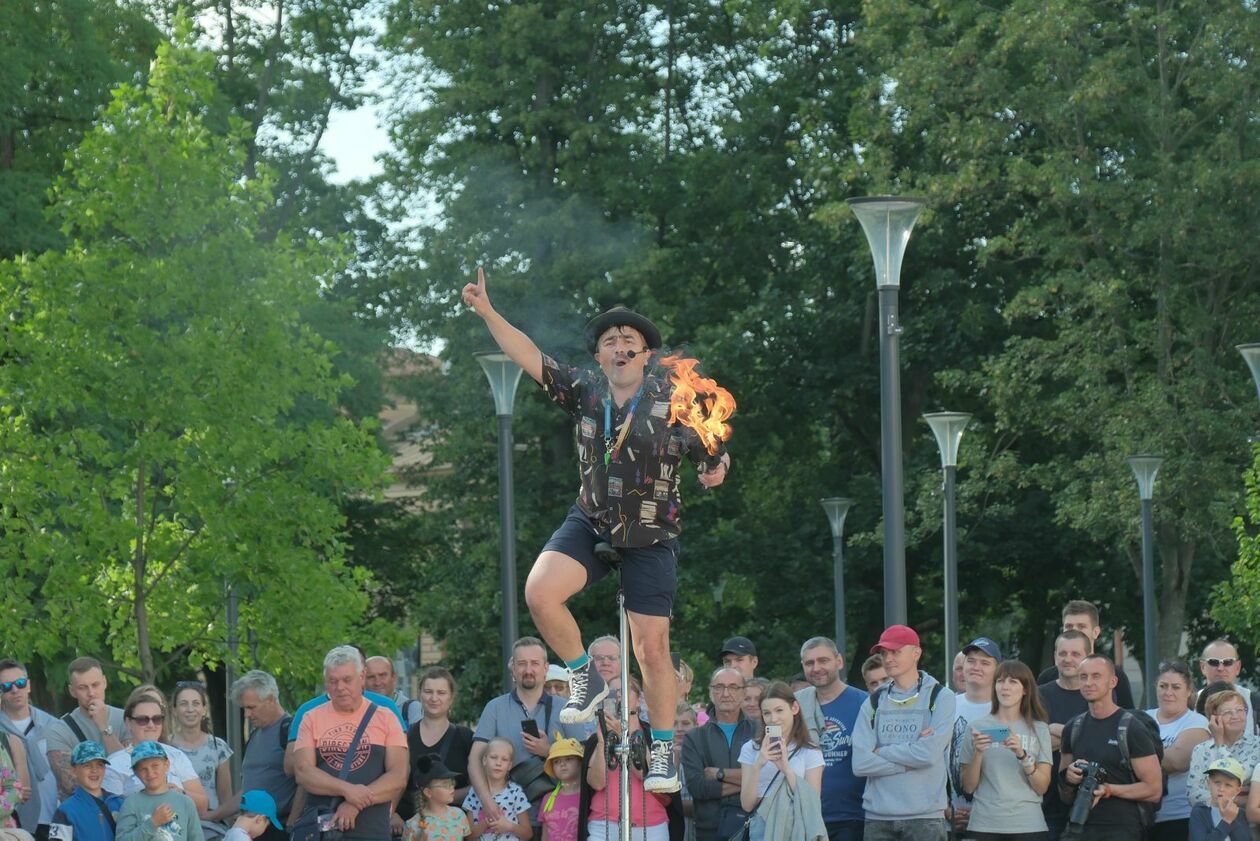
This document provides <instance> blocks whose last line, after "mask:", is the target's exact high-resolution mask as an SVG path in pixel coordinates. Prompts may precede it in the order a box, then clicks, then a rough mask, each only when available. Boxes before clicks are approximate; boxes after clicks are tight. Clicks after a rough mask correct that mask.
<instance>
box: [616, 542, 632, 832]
mask: <svg viewBox="0 0 1260 841" xmlns="http://www.w3.org/2000/svg"><path fill="white" fill-rule="evenodd" d="M618 571H620V567H618ZM617 636H618V642H620V643H621V703H620V704H618V705H617V715H618V717H619V718H620V720H621V741H619V742H618V743H617V755H618V758H619V759H620V765H621V773H620V774H619V775H618V779H619V780H620V783H621V784H620V786H619V788H620V791H619V792H618V794H619V795H620V802H621V820H620V821H618V823H619V824H620V826H619V827H618V828H619V829H620V830H621V841H630V691H629V690H630V645H629V643H630V623H629V620H628V619H627V618H626V592H625V589H624V588H622V587H619V588H617Z"/></svg>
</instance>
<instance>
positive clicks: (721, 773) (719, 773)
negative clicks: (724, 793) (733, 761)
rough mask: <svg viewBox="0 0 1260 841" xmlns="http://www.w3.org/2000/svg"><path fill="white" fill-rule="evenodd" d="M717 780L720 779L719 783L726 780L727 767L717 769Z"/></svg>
mask: <svg viewBox="0 0 1260 841" xmlns="http://www.w3.org/2000/svg"><path fill="white" fill-rule="evenodd" d="M717 780H718V782H719V783H721V782H725V781H726V769H725V768H719V769H717Z"/></svg>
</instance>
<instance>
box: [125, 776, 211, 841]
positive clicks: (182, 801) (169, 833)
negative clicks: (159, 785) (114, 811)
mask: <svg viewBox="0 0 1260 841" xmlns="http://www.w3.org/2000/svg"><path fill="white" fill-rule="evenodd" d="M164 803H165V804H166V805H168V806H170V807H171V810H172V811H173V812H174V813H175V817H173V818H171V820H170V821H169V822H167V823H165V824H163V825H162V826H154V825H153V820H152V818H153V813H154V812H155V811H157V807H158V806H161V805H162V804H164ZM114 837H115V838H117V839H118V841H205V834H204V833H202V831H201V819H200V818H198V817H197V807H196V805H194V804H193V802H192V798H191V797H189V796H188V795H186V794H184V793H183V792H180V791H176V790H175V789H167V790H166V791H165V792H163V793H162V794H149V793H148V792H147V791H137V792H136V793H135V794H132V795H129V796H128V797H127V799H126V800H125V801H123V807H122V809H121V810H120V811H119V812H118V829H117V830H116V831H115V833H114Z"/></svg>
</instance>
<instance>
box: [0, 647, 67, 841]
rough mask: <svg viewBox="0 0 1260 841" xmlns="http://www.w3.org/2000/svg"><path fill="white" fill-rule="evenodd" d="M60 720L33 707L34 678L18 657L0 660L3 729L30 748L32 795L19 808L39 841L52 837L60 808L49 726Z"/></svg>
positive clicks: (25, 825)
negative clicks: (50, 830) (51, 764)
mask: <svg viewBox="0 0 1260 841" xmlns="http://www.w3.org/2000/svg"><path fill="white" fill-rule="evenodd" d="M56 721H57V719H55V718H53V717H52V716H51V715H49V714H48V713H46V712H44V711H43V710H41V709H38V708H37V707H33V706H31V679H30V676H29V675H28V674H27V671H26V667H25V666H23V665H22V664H21V663H19V662H18V661H16V660H0V728H3V729H4V731H5V732H6V733H9V734H10V735H12V736H16V737H17V738H19V739H21V740H22V742H23V743H24V745H25V747H26V767H27V771H28V772H29V779H30V781H31V792H30V796H29V797H28V798H27V799H26V800H25V801H23V802H19V803H18V804H17V807H16V809H15V811H16V812H17V815H18V820H20V821H21V822H22V828H23V829H25V830H26V831H27V832H29V833H31V834H32V835H34V836H35V837H36V838H37V839H38V841H44V839H46V838H47V837H48V827H49V825H50V824H51V823H52V817H53V814H54V813H55V812H56V811H57V778H56V777H55V776H54V775H53V772H52V769H51V768H50V767H49V766H48V757H47V754H48V728H49V727H51V726H52V725H53V724H55V723H56Z"/></svg>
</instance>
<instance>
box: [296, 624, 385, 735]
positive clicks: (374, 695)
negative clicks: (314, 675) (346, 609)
mask: <svg viewBox="0 0 1260 841" xmlns="http://www.w3.org/2000/svg"><path fill="white" fill-rule="evenodd" d="M342 648H349V649H351V650H353V651H354V652H355V653H356V654H358V655H359V662H360V663H364V664H366V663H367V658H366V657H364V656H363V649H361V648H359V647H358V646H357V645H339V646H337V648H334V649H333V651H337V650H338V649H342ZM329 653H330V654H331V652H329ZM364 668H365V669H366V665H365V666H364ZM363 680H364V684H363V685H364V687H366V686H367V677H366V672H365V676H364V679H363ZM363 697H365V698H367V699H368V700H369V701H371V702H372V703H373V704H376V705H377V706H378V707H384V708H385V709H387V710H389V711H390V712H392V713H393V714H394V715H396V716H398V723H399V724H401V725H402V729H403V731H404V732H406V730H407V719H405V718H403V714H402V710H400V709H398V705H397V704H395V703H394V699H393V698H390V697H389V696H387V695H381V694H380V693H379V692H373V691H372V690H371V689H367V688H365V689H364V692H363ZM327 700H328V693H324V694H323V695H318V696H316V697H314V698H312V699H310V700H309V701H307V702H306V703H304V704H302V706H300V707H298V708H297V711H296V712H295V713H293V723H292V724H290V725H289V741H290V742H296V741H297V737H298V728H300V727H301V726H302V718H303V717H304V716H305V715H306V714H307V713H308V712H310V711H311V710H313V709H315V708H316V707H318V706H319V705H320V704H322V703H324V702H325V701H327Z"/></svg>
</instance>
